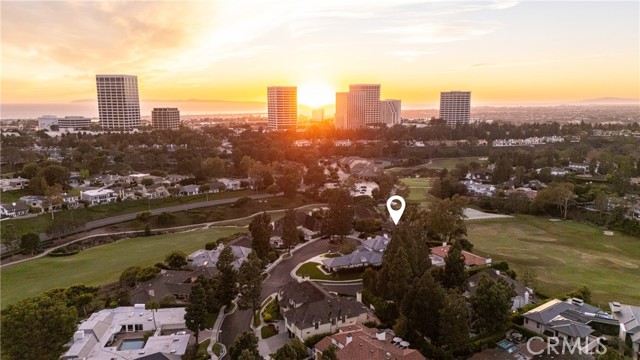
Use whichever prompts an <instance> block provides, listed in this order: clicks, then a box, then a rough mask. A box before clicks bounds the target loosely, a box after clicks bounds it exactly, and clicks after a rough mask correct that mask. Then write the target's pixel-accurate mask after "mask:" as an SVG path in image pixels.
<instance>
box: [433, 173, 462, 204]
mask: <svg viewBox="0 0 640 360" xmlns="http://www.w3.org/2000/svg"><path fill="white" fill-rule="evenodd" d="M428 192H429V194H431V195H433V196H435V197H437V198H440V199H448V198H451V197H453V196H455V195H464V194H466V193H467V187H466V186H464V184H463V183H461V182H460V181H459V180H458V179H457V178H456V177H455V176H453V175H451V174H449V175H447V176H445V177H443V178H436V180H435V181H434V182H433V185H432V186H431V189H430V190H428Z"/></svg>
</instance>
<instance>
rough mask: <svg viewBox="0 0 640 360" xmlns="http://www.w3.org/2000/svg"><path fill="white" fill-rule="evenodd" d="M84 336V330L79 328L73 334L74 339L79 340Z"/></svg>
mask: <svg viewBox="0 0 640 360" xmlns="http://www.w3.org/2000/svg"><path fill="white" fill-rule="evenodd" d="M83 338H84V331H83V330H78V331H76V332H75V333H74V334H73V341H78V340H80V339H83Z"/></svg>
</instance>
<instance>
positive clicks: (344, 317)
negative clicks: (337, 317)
mask: <svg viewBox="0 0 640 360" xmlns="http://www.w3.org/2000/svg"><path fill="white" fill-rule="evenodd" d="M345 321H347V315H342V323H343V324H344V322H345Z"/></svg>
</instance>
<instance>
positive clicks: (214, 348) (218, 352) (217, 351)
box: [211, 343, 222, 356]
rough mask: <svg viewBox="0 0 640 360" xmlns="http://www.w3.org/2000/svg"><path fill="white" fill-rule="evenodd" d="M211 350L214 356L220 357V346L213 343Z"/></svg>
mask: <svg viewBox="0 0 640 360" xmlns="http://www.w3.org/2000/svg"><path fill="white" fill-rule="evenodd" d="M211 350H213V353H214V354H216V355H217V356H220V353H221V352H222V345H220V344H218V343H215V344H213V347H212V348H211Z"/></svg>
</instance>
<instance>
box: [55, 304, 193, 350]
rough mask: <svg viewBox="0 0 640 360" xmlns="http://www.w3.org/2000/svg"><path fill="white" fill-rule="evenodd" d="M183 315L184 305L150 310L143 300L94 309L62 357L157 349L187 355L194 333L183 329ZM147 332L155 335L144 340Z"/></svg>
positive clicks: (80, 325)
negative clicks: (145, 306)
mask: <svg viewBox="0 0 640 360" xmlns="http://www.w3.org/2000/svg"><path fill="white" fill-rule="evenodd" d="M184 315H185V308H168V309H158V310H155V311H151V310H145V308H144V304H136V305H134V306H121V307H118V308H115V309H104V310H101V311H98V312H95V313H93V314H91V316H90V317H89V319H87V320H84V321H82V322H81V323H80V324H79V325H78V331H76V333H75V334H74V335H73V339H71V340H70V342H69V350H67V352H66V353H65V354H64V355H62V357H61V359H62V360H74V359H78V360H80V359H92V360H112V359H114V358H116V359H132V360H133V359H139V358H144V357H145V356H147V355H152V354H156V353H164V354H170V355H177V356H181V355H184V354H185V352H186V350H187V345H188V343H189V338H190V337H191V335H190V334H189V333H188V332H186V331H184V332H182V331H181V330H185V329H186V325H185V320H184ZM178 331H180V332H178ZM148 333H151V334H152V335H151V336H149V337H148V338H146V340H145V334H148ZM178 334H180V335H178ZM169 359H171V358H169Z"/></svg>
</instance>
